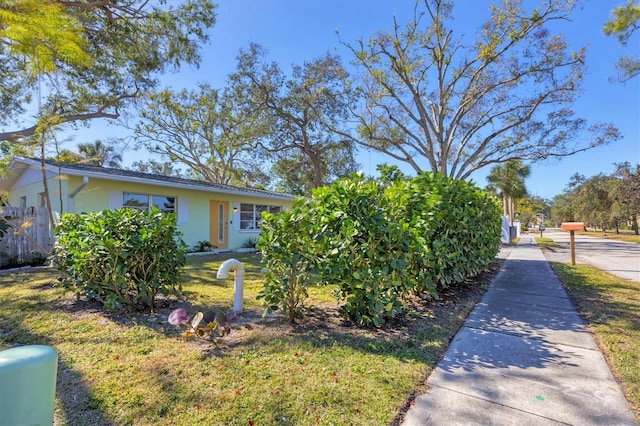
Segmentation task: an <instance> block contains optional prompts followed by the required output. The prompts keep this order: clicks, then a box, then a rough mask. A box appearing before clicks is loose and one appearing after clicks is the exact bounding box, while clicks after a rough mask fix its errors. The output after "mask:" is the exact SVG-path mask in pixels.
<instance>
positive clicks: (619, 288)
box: [551, 262, 640, 421]
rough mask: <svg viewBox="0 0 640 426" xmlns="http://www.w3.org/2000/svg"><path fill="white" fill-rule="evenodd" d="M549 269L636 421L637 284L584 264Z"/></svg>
mask: <svg viewBox="0 0 640 426" xmlns="http://www.w3.org/2000/svg"><path fill="white" fill-rule="evenodd" d="M551 266H552V267H553V269H554V270H555V271H556V273H557V274H558V276H559V278H560V280H561V281H562V282H563V283H564V285H565V286H566V288H567V290H568V291H569V293H570V294H571V297H572V298H573V300H574V301H575V303H576V305H577V308H578V311H579V312H580V314H581V316H582V317H583V318H584V320H585V322H586V323H587V324H588V326H589V328H590V329H591V330H592V331H593V333H594V335H595V337H596V340H597V342H598V345H599V346H600V349H601V350H602V353H603V354H604V356H605V358H606V359H607V361H608V363H609V365H610V367H611V369H612V370H613V372H614V374H615V375H616V377H617V378H618V380H619V382H620V384H621V386H622V388H623V390H624V392H625V395H626V397H627V400H628V401H629V402H630V403H631V406H632V409H633V410H634V412H635V415H636V418H637V419H638V420H639V421H640V283H637V282H635V281H631V280H625V279H623V278H618V277H616V276H613V275H611V274H608V273H606V272H603V271H601V270H599V269H596V268H593V267H590V266H586V265H575V266H571V265H568V264H565V263H557V262H552V263H551Z"/></svg>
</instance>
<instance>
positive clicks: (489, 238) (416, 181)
mask: <svg viewBox="0 0 640 426" xmlns="http://www.w3.org/2000/svg"><path fill="white" fill-rule="evenodd" d="M264 217H265V218H266V219H267V221H266V223H265V225H267V226H266V231H267V232H266V233H264V234H263V237H261V244H260V248H261V250H262V252H263V254H264V255H265V259H267V260H266V262H267V265H266V270H267V271H268V272H267V274H268V276H269V278H268V279H267V287H265V290H264V292H263V294H264V297H265V300H267V299H268V298H267V297H266V296H269V297H270V299H269V301H270V304H271V306H272V307H274V308H275V307H278V306H280V307H281V308H282V306H284V305H283V302H282V301H283V300H284V297H285V296H287V295H288V294H289V295H290V293H286V292H284V290H285V289H286V290H287V291H289V292H290V291H291V289H292V287H291V283H292V282H294V283H295V285H296V288H298V289H302V288H304V287H305V285H306V284H305V283H304V281H303V280H308V278H309V277H310V274H311V272H313V271H314V270H317V272H318V278H319V280H320V282H321V283H324V284H332V285H335V286H336V287H337V296H338V298H339V299H341V300H342V301H343V304H342V306H341V310H342V312H343V313H344V314H345V315H346V316H347V317H349V318H350V319H351V320H353V321H354V322H356V323H357V324H360V325H370V324H372V325H375V326H380V325H381V324H383V323H384V322H385V320H386V319H387V318H389V317H393V316H394V315H396V314H397V313H398V312H401V311H402V309H403V307H404V302H405V300H406V298H407V297H408V296H409V295H410V294H412V293H416V292H417V293H420V294H423V295H427V296H431V297H437V291H438V288H441V287H446V286H449V285H452V284H455V283H459V282H462V281H464V280H465V279H467V278H469V277H472V276H474V275H476V274H478V273H479V272H481V271H482V270H483V269H485V268H486V267H487V266H488V264H489V262H490V261H491V260H492V259H493V258H494V257H495V255H496V253H497V250H498V248H499V241H500V210H499V208H498V206H497V204H496V202H495V199H494V198H493V197H492V196H490V195H489V194H487V193H485V192H484V191H481V190H480V189H478V188H477V187H476V186H475V185H473V184H471V183H467V182H464V181H458V180H454V179H451V178H447V177H444V176H441V175H438V174H434V173H420V174H419V175H418V176H417V177H415V178H413V179H410V180H400V179H397V180H395V181H393V182H390V183H389V182H386V183H385V184H384V185H383V184H381V183H380V182H376V181H371V180H366V179H364V178H363V177H362V176H359V175H353V176H351V177H350V178H348V179H343V180H340V181H338V182H336V183H335V184H333V185H331V186H328V187H322V188H318V189H316V190H315V191H314V192H313V197H312V199H311V200H307V201H304V202H300V203H298V204H296V205H295V206H294V209H293V210H292V212H291V213H286V214H283V215H282V216H281V217H280V218H276V217H273V216H267V215H265V216H264ZM264 231H265V229H263V232H264ZM275 258H278V259H279V261H278V262H279V263H277V264H270V262H273V259H275ZM285 259H286V261H284V260H285ZM291 277H296V279H295V281H292V278H291ZM276 288H279V291H280V293H278V292H276V291H275V289H276ZM305 294H306V293H304V292H299V293H298V295H299V296H300V297H304V295H305ZM287 297H288V296H287ZM278 301H280V302H279V303H280V304H278V303H277V302H278ZM285 310H286V309H285Z"/></svg>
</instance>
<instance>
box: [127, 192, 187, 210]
mask: <svg viewBox="0 0 640 426" xmlns="http://www.w3.org/2000/svg"><path fill="white" fill-rule="evenodd" d="M151 206H156V207H157V208H158V210H160V211H161V212H163V213H175V211H176V197H167V196H164V195H149V194H134V193H131V192H125V193H123V194H122V207H131V208H134V209H139V210H150V209H151Z"/></svg>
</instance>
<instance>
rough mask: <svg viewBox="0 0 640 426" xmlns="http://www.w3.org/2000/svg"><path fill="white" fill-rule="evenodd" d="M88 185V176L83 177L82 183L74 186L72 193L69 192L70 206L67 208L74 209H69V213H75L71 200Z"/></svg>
mask: <svg viewBox="0 0 640 426" xmlns="http://www.w3.org/2000/svg"><path fill="white" fill-rule="evenodd" d="M88 184H89V177H88V176H83V177H82V182H81V183H80V185H78V186H76V187H75V188H74V189H73V191H71V192H70V193H69V201H70V204H71V205H70V206H69V207H74V208H69V213H73V212H74V211H75V205H74V203H73V199H74V198H75V196H76V195H78V193H79V192H80V191H82V190H83V189H84V187H85V186H87V185H88Z"/></svg>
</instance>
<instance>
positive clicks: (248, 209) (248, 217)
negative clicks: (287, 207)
mask: <svg viewBox="0 0 640 426" xmlns="http://www.w3.org/2000/svg"><path fill="white" fill-rule="evenodd" d="M280 209H281V207H280V206H267V205H263V204H240V229H243V230H251V229H260V219H261V216H260V215H261V213H262V212H263V211H265V212H269V213H280Z"/></svg>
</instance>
